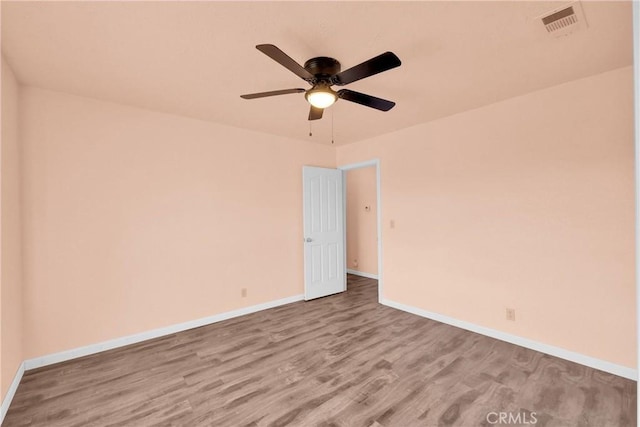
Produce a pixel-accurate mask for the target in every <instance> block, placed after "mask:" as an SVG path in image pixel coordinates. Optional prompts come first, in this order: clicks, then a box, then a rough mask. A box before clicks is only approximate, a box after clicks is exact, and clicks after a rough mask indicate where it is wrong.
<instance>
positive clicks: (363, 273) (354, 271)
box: [347, 268, 378, 280]
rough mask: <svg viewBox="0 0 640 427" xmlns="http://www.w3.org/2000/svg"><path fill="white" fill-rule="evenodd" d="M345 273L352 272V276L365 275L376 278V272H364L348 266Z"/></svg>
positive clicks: (368, 277)
mask: <svg viewBox="0 0 640 427" xmlns="http://www.w3.org/2000/svg"><path fill="white" fill-rule="evenodd" d="M347 273H349V274H353V275H354V276H360V277H366V278H367V279H376V280H378V275H377V274H371V273H365V272H364V271H358V270H352V269H350V268H347Z"/></svg>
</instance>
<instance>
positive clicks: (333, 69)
mask: <svg viewBox="0 0 640 427" xmlns="http://www.w3.org/2000/svg"><path fill="white" fill-rule="evenodd" d="M304 69H305V70H307V71H308V72H309V73H311V74H313V75H314V76H315V77H316V78H318V79H328V78H331V76H333V75H335V74H338V73H339V72H340V62H338V60H337V59H334V58H329V57H327V56H318V57H316V58H311V59H309V60H308V61H307V62H305V63H304Z"/></svg>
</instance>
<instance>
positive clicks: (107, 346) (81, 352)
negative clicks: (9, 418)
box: [3, 295, 304, 407]
mask: <svg viewBox="0 0 640 427" xmlns="http://www.w3.org/2000/svg"><path fill="white" fill-rule="evenodd" d="M303 299H304V296H303V295H295V296H292V297H288V298H282V299H279V300H275V301H269V302H265V303H262V304H257V305H252V306H250V307H244V308H239V309H237V310H233V311H227V312H225V313H220V314H214V315H213V316H209V317H204V318H202V319H196V320H191V321H188V322H184V323H178V324H176V325H170V326H166V327H164V328H158V329H153V330H151V331H146V332H141V333H139V334H134V335H128V336H125V337H120V338H115V339H112V340H109V341H103V342H101V343H96V344H90V345H87V346H84V347H78V348H74V349H71V350H65V351H61V352H59V353H54V354H48V355H45V356H40V357H35V358H33V359H27V360H25V361H24V364H23V365H24V367H23V368H24V370H27V371H28V370H30V369H35V368H40V367H42V366H47V365H52V364H54V363H59V362H65V361H67V360H71V359H76V358H78V357H83V356H89V355H91V354H95V353H100V352H101V351H106V350H111V349H114V348H118V347H124V346H126V345H129V344H135V343H139V342H141V341H146V340H150V339H153V338H158V337H162V336H165V335H170V334H175V333H176V332H182V331H186V330H188V329H193V328H199V327H200V326H205V325H209V324H212V323H216V322H221V321H223V320H227V319H232V318H234V317H238V316H244V315H245V314H251V313H256V312H258V311H262V310H266V309H268V308H274V307H278V306H281V305H285V304H290V303H292V302H297V301H302V300H303ZM3 407H4V406H3Z"/></svg>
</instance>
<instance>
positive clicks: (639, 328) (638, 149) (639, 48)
mask: <svg viewBox="0 0 640 427" xmlns="http://www.w3.org/2000/svg"><path fill="white" fill-rule="evenodd" d="M632 3H633V71H634V72H633V82H634V93H635V96H634V106H635V114H634V122H635V142H634V145H635V163H634V166H635V172H636V173H635V175H636V176H635V179H636V180H635V190H636V191H635V193H636V200H635V202H636V333H637V335H636V348H637V350H636V357H637V360H636V367H637V368H638V369H640V206H639V204H640V77H638V73H640V4H639V3H638V2H637V1H634V2H632ZM636 401H637V408H636V414H638V415H640V399H636Z"/></svg>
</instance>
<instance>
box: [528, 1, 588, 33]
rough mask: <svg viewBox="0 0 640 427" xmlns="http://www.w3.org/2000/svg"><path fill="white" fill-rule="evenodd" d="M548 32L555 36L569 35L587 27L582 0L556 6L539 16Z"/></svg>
mask: <svg viewBox="0 0 640 427" xmlns="http://www.w3.org/2000/svg"><path fill="white" fill-rule="evenodd" d="M539 19H540V22H541V23H542V26H543V27H544V29H545V31H546V33H547V34H548V35H550V36H553V37H562V36H567V35H569V34H571V33H574V32H576V31H577V30H580V29H583V28H586V27H587V21H586V20H585V19H584V13H583V12H582V6H581V5H580V2H577V1H576V2H573V3H569V4H567V5H564V6H562V7H559V8H556V9H554V10H552V11H550V12H547V13H545V14H544V15H542V16H541V17H539Z"/></svg>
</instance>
